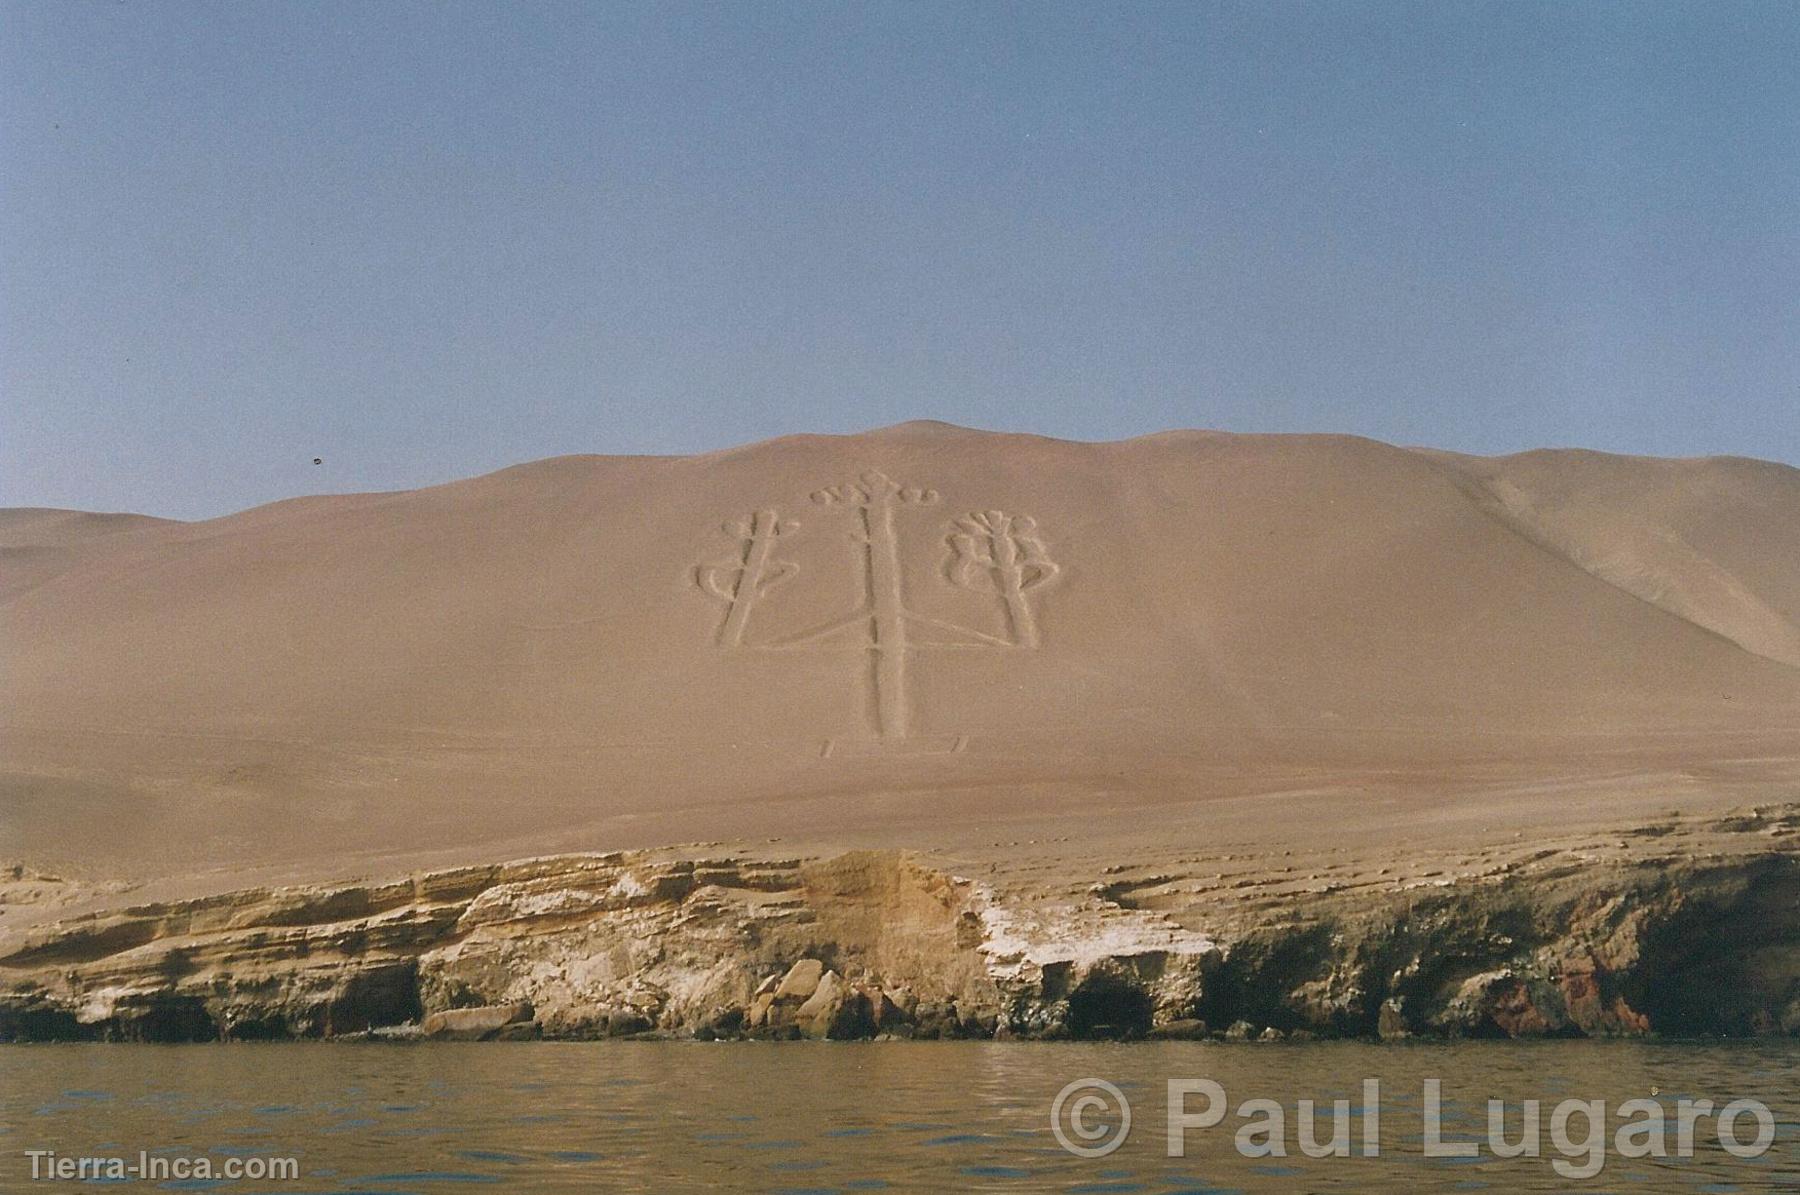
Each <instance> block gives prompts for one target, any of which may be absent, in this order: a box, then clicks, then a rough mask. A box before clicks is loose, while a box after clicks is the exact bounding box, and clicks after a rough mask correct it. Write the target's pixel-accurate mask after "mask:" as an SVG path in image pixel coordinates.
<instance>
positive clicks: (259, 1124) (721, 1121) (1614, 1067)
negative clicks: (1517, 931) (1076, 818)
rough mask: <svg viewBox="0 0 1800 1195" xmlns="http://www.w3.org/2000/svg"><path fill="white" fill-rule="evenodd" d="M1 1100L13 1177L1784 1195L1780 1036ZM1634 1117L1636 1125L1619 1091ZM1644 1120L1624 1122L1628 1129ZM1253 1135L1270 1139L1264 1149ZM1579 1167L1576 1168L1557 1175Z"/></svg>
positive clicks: (685, 1057) (172, 1055)
mask: <svg viewBox="0 0 1800 1195" xmlns="http://www.w3.org/2000/svg"><path fill="white" fill-rule="evenodd" d="M1094 1079H1100V1080H1105V1081H1106V1082H1107V1083H1110V1084H1111V1085H1113V1087H1115V1088H1116V1089H1117V1091H1118V1093H1119V1094H1121V1095H1122V1096H1123V1097H1124V1098H1125V1099H1126V1100H1127V1101H1128V1102H1129V1104H1130V1105H1131V1117H1132V1121H1131V1127H1130V1132H1129V1133H1128V1135H1127V1136H1126V1137H1125V1139H1124V1142H1123V1144H1122V1145H1120V1146H1119V1147H1118V1148H1116V1149H1115V1150H1112V1151H1111V1152H1108V1153H1105V1154H1104V1155H1103V1156H1078V1155H1077V1154H1075V1153H1072V1152H1070V1150H1069V1149H1067V1148H1065V1147H1064V1146H1063V1144H1061V1143H1060V1142H1059V1140H1058V1136H1057V1134H1056V1132H1055V1131H1054V1130H1053V1127H1052V1120H1051V1109H1052V1105H1053V1103H1054V1102H1055V1101H1056V1099H1057V1096H1058V1094H1059V1093H1060V1092H1062V1091H1063V1090H1064V1089H1065V1088H1066V1087H1068V1085H1069V1084H1071V1083H1074V1082H1077V1081H1082V1080H1094ZM1430 1079H1436V1080H1438V1082H1439V1085H1440V1086H1439V1088H1438V1090H1439V1094H1440V1097H1441V1099H1440V1106H1441V1108H1442V1110H1443V1117H1442V1123H1443V1137H1444V1139H1445V1140H1446V1141H1447V1142H1448V1143H1450V1144H1452V1145H1454V1144H1455V1143H1457V1142H1467V1143H1472V1144H1473V1145H1474V1146H1475V1148H1476V1149H1477V1151H1478V1152H1477V1153H1476V1155H1475V1156H1473V1157H1449V1158H1445V1157H1428V1156H1426V1142H1425V1140H1424V1127H1425V1126H1424V1121H1425V1108H1426V1103H1427V1091H1426V1081H1427V1080H1430ZM1171 1080H1174V1081H1177V1082H1180V1083H1185V1084H1187V1086H1188V1087H1189V1088H1191V1089H1192V1092H1191V1094H1187V1095H1185V1096H1179V1097H1178V1098H1179V1100H1180V1106H1179V1107H1178V1109H1177V1111H1178V1112H1185V1113H1187V1114H1189V1115H1192V1116H1195V1117H1196V1118H1200V1119H1204V1113H1205V1112H1206V1111H1208V1110H1209V1108H1215V1107H1216V1109H1217V1111H1218V1112H1219V1113H1220V1114H1221V1119H1220V1121H1219V1123H1217V1124H1216V1125H1212V1126H1208V1127H1190V1128H1188V1129H1186V1130H1185V1133H1184V1134H1183V1143H1184V1149H1185V1154H1184V1156H1179V1157H1172V1156H1170V1149H1169V1146H1170V1140H1169V1136H1170V1134H1169V1128H1168V1125H1169V1115H1168V1113H1169V1107H1168V1105H1169V1098H1170V1096H1169V1083H1170V1081H1171ZM1203 1080H1210V1081H1211V1082H1212V1083H1216V1084H1217V1085H1218V1088H1217V1089H1218V1090H1219V1091H1222V1092H1223V1093H1224V1095H1225V1097H1226V1098H1225V1101H1224V1102H1223V1103H1214V1102H1213V1097H1214V1091H1213V1089H1209V1088H1205V1087H1203V1086H1201V1085H1200V1081H1203ZM1369 1080H1374V1081H1375V1082H1376V1083H1377V1084H1378V1088H1377V1089H1376V1090H1375V1091H1374V1092H1373V1094H1375V1095H1376V1097H1377V1098H1376V1099H1375V1100H1374V1101H1373V1103H1372V1104H1371V1103H1370V1102H1369V1101H1368V1100H1367V1096H1368V1095H1370V1094H1372V1092H1371V1091H1370V1089H1368V1088H1366V1087H1365V1083H1366V1081H1369ZM0 1092H3V1093H4V1094H3V1099H4V1104H3V1106H0V1150H3V1151H4V1155H5V1157H4V1164H3V1165H0V1189H4V1190H6V1191H9V1192H11V1191H53V1190H73V1191H91V1190H97V1189H102V1188H103V1187H104V1188H106V1189H124V1190H132V1189H141V1190H214V1191H279V1192H289V1193H298V1192H308V1193H315V1192H316V1193H325V1192H330V1193H335V1195H347V1193H349V1192H379V1193H380V1195H406V1193H408V1192H416V1193H419V1195H448V1193H457V1192H467V1193H470V1195H473V1193H475V1192H479V1191H483V1190H492V1191H496V1192H501V1191H504V1192H515V1191H518V1192H538V1191H545V1192H561V1191H571V1192H573V1191H583V1192H586V1191H783V1192H853V1191H896V1192H897V1191H1034V1192H1035V1191H1062V1192H1071V1193H1075V1192H1084V1193H1089V1195H1100V1193H1113V1192H1118V1193H1125V1192H1146V1193H1156V1195H1174V1193H1177V1192H1190V1193H1193V1192H1228V1191H1246V1192H1248V1191H1281V1192H1291V1191H1370V1192H1392V1191H1397V1190H1406V1191H1493V1192H1515V1191H1671V1192H1696V1193H1700V1192H1705V1193H1716V1192H1736V1191H1744V1192H1752V1191H1796V1190H1800V1124H1797V1119H1800V1042H1775V1043H1770V1042H1731V1043H1706V1044H1682V1043H1639V1042H1554V1043H1548V1042H1547V1043H1530V1044H1520V1043H1487V1042H1481V1043H1459V1044H1407V1045H1387V1046H1378V1045H1372V1044H1352V1043H1309V1044H1305V1045H1285V1044H1256V1045H1247V1044H1240V1045H1228V1044H1221V1043H1194V1044H1188V1043H1181V1044H1176V1043H1169V1044H1129V1045H1103V1044H1094V1045H1073V1044H1054V1045H1053V1044H1022V1043H995V1044H986V1043H967V1042H953V1043H922V1042H921V1043H841V1044H840V1043H806V1042H789V1043H779V1044H767V1043H720V1044H702V1043H651V1042H641V1043H640V1042H595V1043H553V1042H531V1043H517V1044H499V1043H496V1044H478V1045H430V1046H422V1047H421V1046H382V1045H349V1044H328V1043H281V1044H273V1043H272V1044H267V1045H259V1044H237V1045H205V1046H85V1045H70V1046H19V1047H8V1048H5V1049H0ZM1090 1095H1092V1096H1093V1097H1094V1100H1093V1101H1092V1102H1089V1103H1087V1104H1085V1105H1084V1104H1083V1103H1082V1101H1083V1099H1084V1097H1087V1096H1090ZM1340 1099H1341V1100H1345V1101H1348V1108H1347V1115H1346V1117H1345V1125H1344V1129H1345V1138H1346V1140H1347V1145H1348V1149H1349V1152H1350V1154H1351V1156H1348V1157H1340V1156H1331V1157H1308V1156H1306V1155H1305V1154H1304V1153H1303V1152H1302V1151H1301V1149H1300V1145H1301V1132H1300V1128H1301V1126H1300V1124H1299V1123H1298V1122H1299V1119H1300V1108H1299V1101H1301V1100H1312V1101H1314V1105H1313V1109H1314V1113H1315V1115H1314V1119H1313V1123H1312V1129H1313V1132H1312V1135H1311V1136H1310V1137H1309V1138H1308V1139H1307V1140H1308V1141H1309V1142H1317V1143H1319V1144H1321V1145H1324V1146H1329V1145H1331V1144H1332V1137H1333V1129H1334V1128H1335V1118H1334V1112H1335V1111H1336V1109H1335V1107H1334V1103H1333V1101H1336V1100H1340ZM1489 1099H1499V1100H1502V1101H1503V1102H1504V1106H1505V1110H1506V1112H1507V1121H1506V1134H1507V1138H1508V1139H1509V1140H1511V1141H1514V1142H1517V1141H1518V1140H1519V1139H1520V1138H1521V1136H1522V1122H1523V1116H1524V1110H1523V1103H1522V1101H1524V1100H1528V1099H1535V1100H1538V1101H1539V1102H1540V1118H1541V1119H1540V1126H1539V1132H1538V1134H1537V1144H1538V1149H1539V1156H1536V1157H1533V1156H1521V1157H1517V1158H1502V1157H1497V1156H1495V1154H1494V1153H1493V1152H1492V1151H1491V1150H1490V1148H1489V1139H1488V1129H1487V1116H1488V1109H1487V1101H1488V1100H1489ZM1633 1099H1637V1100H1649V1101H1652V1103H1653V1104H1654V1105H1655V1107H1656V1108H1658V1109H1661V1110H1664V1111H1665V1114H1666V1119H1665V1127H1664V1132H1663V1133H1662V1134H1661V1141H1660V1143H1661V1144H1662V1145H1663V1147H1664V1148H1665V1149H1666V1151H1667V1152H1668V1153H1669V1154H1670V1155H1671V1156H1668V1157H1655V1156H1650V1157H1627V1156H1622V1154H1621V1152H1620V1150H1619V1149H1618V1142H1617V1138H1616V1133H1617V1130H1618V1128H1619V1126H1620V1125H1622V1124H1625V1123H1626V1118H1625V1117H1622V1116H1621V1115H1620V1114H1619V1112H1618V1111H1617V1109H1618V1106H1619V1105H1620V1104H1622V1103H1624V1102H1625V1101H1628V1100H1633ZM1682 1099H1689V1100H1699V1099H1710V1100H1712V1101H1713V1102H1714V1107H1715V1108H1723V1107H1724V1106H1725V1105H1726V1104H1728V1103H1730V1102H1732V1101H1734V1100H1755V1101H1758V1102H1760V1103H1761V1104H1762V1105H1763V1106H1765V1107H1766V1108H1767V1109H1768V1110H1769V1111H1768V1117H1767V1119H1768V1122H1769V1123H1770V1124H1772V1126H1773V1138H1772V1139H1771V1140H1770V1141H1769V1143H1768V1146H1767V1148H1766V1149H1764V1150H1762V1151H1761V1152H1760V1153H1759V1154H1758V1156H1754V1157H1739V1156H1735V1155H1734V1154H1732V1153H1730V1152H1728V1151H1727V1150H1726V1149H1725V1148H1723V1146H1722V1145H1721V1143H1720V1138H1719V1134H1718V1132H1717V1128H1718V1126H1717V1121H1716V1118H1711V1117H1707V1118H1700V1119H1697V1120H1696V1121H1695V1122H1694V1132H1693V1143H1692V1151H1691V1152H1692V1156H1691V1157H1680V1156H1676V1155H1677V1154H1678V1153H1679V1151H1680V1141H1679V1138H1678V1132H1677V1127H1678V1125H1677V1122H1678V1112H1679V1101H1681V1100H1682ZM1253 1100H1271V1101H1275V1106H1276V1107H1277V1108H1279V1109H1280V1124H1279V1125H1278V1126H1277V1125H1275V1124H1274V1118H1273V1116H1272V1115H1271V1114H1270V1113H1269V1111H1268V1109H1267V1107H1262V1108H1259V1107H1258V1106H1256V1105H1252V1106H1251V1107H1250V1108H1248V1109H1245V1108H1244V1107H1243V1105H1244V1104H1245V1103H1246V1102H1247V1101H1253ZM1568 1100H1582V1101H1587V1100H1601V1101H1605V1105H1606V1106H1605V1109H1604V1119H1603V1120H1602V1121H1601V1122H1600V1124H1599V1127H1600V1128H1601V1129H1602V1130H1603V1137H1602V1138H1594V1137H1591V1136H1590V1133H1589V1129H1590V1127H1591V1125H1590V1120H1589V1118H1588V1116H1587V1114H1586V1113H1585V1112H1581V1111H1576V1110H1571V1111H1569V1112H1568V1113H1567V1115H1566V1116H1564V1117H1563V1129H1562V1132H1561V1135H1560V1141H1561V1144H1560V1145H1559V1140H1558V1138H1557V1136H1556V1135H1555V1134H1553V1133H1552V1123H1551V1122H1552V1119H1553V1113H1554V1112H1555V1109H1556V1106H1557V1105H1558V1104H1559V1103H1562V1102H1563V1101H1568ZM1370 1107H1373V1108H1374V1109H1375V1110H1376V1116H1375V1117H1374V1122H1375V1123H1374V1126H1373V1129H1372V1132H1373V1143H1374V1145H1375V1146H1376V1148H1374V1149H1373V1150H1371V1149H1370V1148H1369V1145H1370V1143H1371V1141H1370V1139H1369V1138H1368V1137H1367V1134H1369V1133H1370V1132H1371V1126H1369V1125H1368V1124H1367V1122H1366V1120H1365V1114H1366V1112H1367V1111H1368V1109H1369V1108H1370ZM1062 1112H1063V1117H1062V1122H1061V1123H1062V1126H1063V1133H1062V1135H1063V1136H1064V1137H1065V1138H1067V1139H1068V1141H1069V1142H1070V1143H1072V1144H1073V1145H1075V1146H1078V1147H1082V1148H1086V1149H1092V1148H1094V1147H1095V1146H1097V1145H1103V1144H1105V1143H1106V1142H1108V1141H1110V1140H1111V1139H1112V1137H1113V1135H1114V1133H1115V1132H1116V1128H1117V1126H1118V1124H1119V1116H1118V1111H1117V1107H1116V1104H1115V1102H1114V1097H1113V1096H1112V1095H1111V1094H1110V1093H1107V1092H1106V1091H1105V1090H1104V1089H1100V1088H1092V1089H1087V1088H1078V1089H1075V1090H1072V1091H1071V1092H1070V1094H1069V1095H1068V1096H1067V1097H1065V1098H1064V1100H1063V1108H1062ZM1071 1117H1074V1118H1076V1119H1075V1121H1072V1120H1071ZM1631 1119H1632V1120H1634V1121H1635V1122H1636V1123H1638V1124H1640V1125H1646V1124H1650V1123H1653V1122H1652V1121H1651V1118H1650V1113H1649V1110H1648V1109H1647V1108H1643V1107H1641V1106H1640V1109H1639V1111H1637V1112H1636V1113H1634V1114H1632V1116H1631ZM1734 1128H1735V1137H1734V1140H1735V1141H1737V1142H1740V1143H1741V1144H1740V1145H1738V1147H1737V1148H1739V1150H1740V1151H1748V1150H1750V1149H1753V1148H1754V1147H1755V1146H1756V1144H1757V1140H1758V1137H1759V1133H1762V1132H1763V1131H1764V1126H1763V1122H1761V1121H1759V1120H1758V1118H1757V1116H1756V1114H1755V1112H1754V1110H1750V1111H1746V1112H1744V1113H1743V1114H1742V1115H1740V1116H1739V1117H1738V1119H1737V1120H1736V1122H1735V1124H1734ZM1077 1129H1085V1130H1087V1131H1088V1132H1090V1133H1093V1134H1095V1135H1094V1136H1093V1137H1091V1138H1090V1137H1084V1136H1082V1135H1081V1134H1080V1133H1079V1132H1078V1131H1077ZM1247 1129H1255V1130H1258V1131H1250V1132H1248V1133H1243V1132H1240V1130H1247ZM1277 1130H1279V1132H1278V1131H1277ZM1240 1137H1242V1138H1243V1140H1242V1142H1241V1146H1242V1147H1241V1148H1240V1140H1239V1139H1240ZM1656 1139H1657V1134H1655V1133H1654V1132H1653V1131H1652V1130H1650V1129H1645V1131H1644V1132H1643V1133H1642V1134H1641V1135H1640V1136H1639V1137H1637V1138H1634V1139H1632V1140H1630V1141H1627V1142H1626V1144H1627V1146H1628V1147H1632V1148H1635V1147H1639V1146H1646V1145H1649V1144H1652V1143H1654V1142H1655V1141H1656ZM1277 1140H1279V1144H1280V1147H1281V1149H1282V1150H1283V1151H1284V1153H1285V1156H1284V1155H1283V1154H1282V1153H1275V1152H1272V1151H1271V1150H1270V1148H1269V1147H1270V1146H1271V1145H1273V1144H1275V1143H1276V1141H1277ZM1596 1140H1599V1141H1601V1143H1602V1148H1601V1149H1600V1150H1599V1151H1598V1152H1596V1150H1595V1149H1594V1148H1592V1146H1593V1144H1594V1142H1595V1141H1596ZM1562 1146H1568V1147H1570V1148H1566V1149H1565V1148H1563V1147H1562ZM28 1151H40V1158H39V1165H40V1167H47V1166H48V1165H50V1164H51V1163H50V1161H49V1160H48V1159H47V1157H46V1156H45V1155H43V1154H42V1152H41V1151H54V1153H55V1154H56V1155H57V1156H58V1157H59V1158H61V1159H81V1158H100V1159H107V1158H115V1157H116V1158H120V1159H122V1162H121V1164H125V1163H129V1162H138V1161H139V1160H140V1159H153V1158H154V1159H168V1160H169V1162H172V1161H173V1160H174V1159H182V1160H184V1161H186V1162H188V1163H190V1166H189V1168H188V1169H186V1170H184V1171H181V1172H180V1174H181V1175H182V1177H177V1176H174V1175H175V1173H176V1172H174V1171H172V1170H171V1169H167V1168H165V1169H164V1170H162V1171H158V1172H153V1173H152V1175H151V1177H148V1178H139V1177H135V1176H127V1177H125V1178H124V1179H118V1180H113V1181H100V1182H94V1181H58V1180H48V1179H40V1180H34V1179H32V1177H31V1157H30V1156H29V1152H28ZM1246 1154H1249V1155H1250V1156H1246ZM283 1157H291V1158H293V1159H295V1161H296V1163H297V1169H298V1176H297V1177H296V1178H294V1179H291V1180H287V1181H263V1182H253V1181H247V1180H236V1181H233V1180H227V1179H224V1178H221V1177H218V1175H219V1174H221V1173H222V1172H221V1171H220V1170H214V1171H213V1175H214V1177H212V1178H194V1177H191V1176H192V1175H194V1174H195V1173H197V1171H196V1170H195V1169H194V1167H193V1166H192V1165H191V1163H194V1162H196V1161H198V1160H201V1159H204V1160H205V1163H206V1164H208V1165H212V1166H215V1167H222V1166H223V1165H224V1164H225V1163H226V1162H227V1161H228V1160H230V1159H238V1160H239V1161H240V1162H243V1161H247V1160H250V1159H263V1158H283ZM1596 1160H1597V1161H1598V1162H1599V1163H1600V1168H1599V1169H1598V1172H1597V1173H1595V1174H1593V1175H1592V1176H1587V1177H1569V1176H1568V1174H1567V1173H1565V1172H1563V1171H1559V1170H1558V1168H1557V1166H1556V1163H1558V1162H1562V1163H1563V1164H1564V1167H1565V1168H1568V1167H1579V1168H1585V1167H1586V1166H1588V1165H1592V1164H1593V1163H1594V1162H1595V1161H1596ZM169 1162H164V1163H163V1165H164V1166H165V1167H167V1166H168V1165H169ZM63 1164H64V1165H67V1164H69V1163H68V1162H67V1161H64V1163H63ZM90 1165H92V1166H94V1167H96V1168H97V1167H98V1166H99V1163H92V1164H90ZM96 1172H97V1171H96V1170H90V1171H89V1173H90V1174H93V1173H96Z"/></svg>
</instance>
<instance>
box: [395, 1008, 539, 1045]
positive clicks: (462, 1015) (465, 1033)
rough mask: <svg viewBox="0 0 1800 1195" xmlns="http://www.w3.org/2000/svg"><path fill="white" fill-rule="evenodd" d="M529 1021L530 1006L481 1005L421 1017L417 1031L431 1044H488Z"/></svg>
mask: <svg viewBox="0 0 1800 1195" xmlns="http://www.w3.org/2000/svg"><path fill="white" fill-rule="evenodd" d="M530 1020H531V1005H529V1004H527V1003H525V1002H523V1001H520V1002H518V1003H516V1004H483V1005H480V1006H479V1007H476V1008H446V1009H444V1010H442V1011H441V1012H434V1013H431V1014H430V1015H428V1016H427V1017H426V1018H425V1021H424V1023H423V1024H422V1025H420V1026H419V1032H420V1033H422V1034H423V1035H424V1036H426V1037H428V1038H431V1039H433V1040H435V1041H488V1040H490V1039H492V1038H495V1037H498V1036H499V1035H500V1031H501V1030H502V1029H505V1028H506V1027H507V1026H509V1025H515V1024H520V1023H522V1022H526V1021H530Z"/></svg>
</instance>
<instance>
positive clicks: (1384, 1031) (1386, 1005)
mask: <svg viewBox="0 0 1800 1195" xmlns="http://www.w3.org/2000/svg"><path fill="white" fill-rule="evenodd" d="M1375 1033H1376V1036H1378V1037H1380V1038H1381V1040H1382V1041H1398V1040H1400V1039H1401V1038H1406V1037H1411V1036H1412V1031H1411V1030H1410V1029H1409V1028H1408V1027H1407V1024H1406V1014H1405V1013H1403V1012H1401V1011H1400V1000H1399V998H1398V997H1394V998H1391V999H1388V1000H1384V1001H1382V1003H1381V1012H1380V1013H1379V1014H1378V1015H1377V1016H1376V1019H1375Z"/></svg>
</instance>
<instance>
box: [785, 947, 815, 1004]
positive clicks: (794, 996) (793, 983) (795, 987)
mask: <svg viewBox="0 0 1800 1195" xmlns="http://www.w3.org/2000/svg"><path fill="white" fill-rule="evenodd" d="M824 975H825V964H824V963H821V962H820V961H819V960H818V959H816V958H803V959H801V960H800V961H799V962H797V963H795V964H794V965H793V966H791V967H789V968H788V971H787V974H786V975H783V976H782V977H781V983H780V984H778V985H777V986H776V988H775V998H776V999H777V1000H797V1001H801V1002H804V1001H806V1000H810V999H811V998H812V995H813V993H814V992H816V991H818V989H819V981H820V980H821V979H822V978H824Z"/></svg>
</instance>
